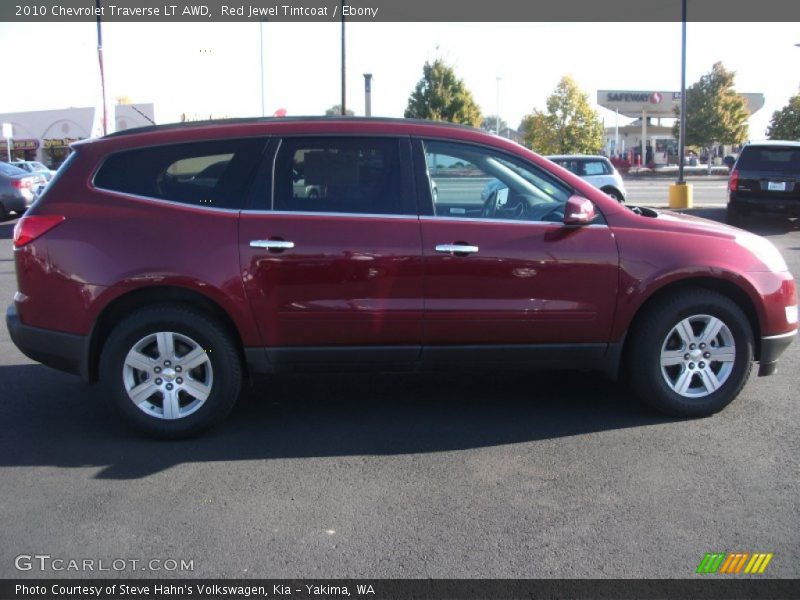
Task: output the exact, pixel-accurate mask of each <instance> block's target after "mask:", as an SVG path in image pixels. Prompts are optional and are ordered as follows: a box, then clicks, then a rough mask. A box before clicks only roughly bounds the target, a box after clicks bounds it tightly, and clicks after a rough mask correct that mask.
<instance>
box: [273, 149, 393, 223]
mask: <svg viewBox="0 0 800 600" xmlns="http://www.w3.org/2000/svg"><path fill="white" fill-rule="evenodd" d="M401 187H402V185H401V167H400V152H399V140H397V139H391V138H350V137H342V138H337V137H328V138H286V139H284V140H283V141H282V142H281V147H280V149H279V150H278V154H277V157H276V159H275V195H274V205H273V207H274V209H275V210H281V211H297V212H338V213H361V214H389V215H393V214H403V212H404V211H403V194H402V190H401Z"/></svg>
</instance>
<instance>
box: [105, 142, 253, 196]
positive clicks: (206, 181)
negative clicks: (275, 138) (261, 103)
mask: <svg viewBox="0 0 800 600" xmlns="http://www.w3.org/2000/svg"><path fill="white" fill-rule="evenodd" d="M263 147H264V141H263V140H260V139H254V138H253V139H245V140H222V141H217V142H198V143H192V144H176V145H171V146H157V147H154V148H144V149H140V150H131V151H127V152H119V153H116V154H112V155H111V156H109V157H108V158H107V159H106V161H105V162H104V163H103V166H102V167H101V168H100V170H99V171H98V173H97V175H96V176H95V179H94V184H95V186H97V187H98V188H103V189H106V190H112V191H116V192H123V193H126V194H135V195H137V196H147V197H150V198H161V199H164V200H172V201H175V202H181V203H184V204H196V205H198V206H211V207H216V208H241V207H242V206H243V205H244V200H245V193H246V191H247V187H248V184H249V182H250V178H251V176H252V172H253V169H254V168H255V166H256V165H257V164H258V161H259V160H260V158H261V152H262V150H263Z"/></svg>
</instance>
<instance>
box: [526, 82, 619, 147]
mask: <svg viewBox="0 0 800 600" xmlns="http://www.w3.org/2000/svg"><path fill="white" fill-rule="evenodd" d="M519 128H520V133H522V140H523V143H524V144H525V145H526V146H528V147H529V148H531V149H533V150H535V151H536V152H539V153H541V154H597V153H598V152H599V151H600V149H601V148H602V147H603V124H602V122H601V121H600V118H599V117H598V116H597V112H596V111H595V110H594V109H593V108H592V107H591V105H590V104H589V96H588V95H587V94H586V93H585V92H584V91H583V90H581V89H580V88H579V87H578V85H577V84H576V83H575V81H574V80H573V79H572V77H570V76H568V75H567V76H564V77H562V78H561V81H559V82H558V85H557V86H556V89H555V90H554V91H553V93H552V94H550V96H549V97H548V98H547V110H546V111H545V112H543V111H540V110H538V109H534V110H533V112H531V113H530V114H528V115H525V116H524V117H523V118H522V123H521V124H520V126H519Z"/></svg>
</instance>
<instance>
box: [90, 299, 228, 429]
mask: <svg viewBox="0 0 800 600" xmlns="http://www.w3.org/2000/svg"><path fill="white" fill-rule="evenodd" d="M157 332H174V333H177V334H179V335H181V336H185V337H186V338H189V339H190V340H191V341H192V342H195V343H196V347H199V348H201V349H205V352H206V356H207V358H208V361H209V362H210V370H211V373H212V374H213V375H212V377H211V379H210V382H207V383H209V385H210V393H208V396H207V398H206V399H205V401H204V402H202V403H201V404H200V406H199V408H197V409H196V410H195V412H193V413H191V414H188V415H187V416H184V417H180V418H176V419H174V420H172V419H164V418H159V417H157V416H152V415H151V414H148V413H147V412H145V411H144V410H142V409H140V408H139V407H138V406H137V405H136V404H134V402H133V401H132V400H131V398H130V397H129V395H128V392H127V391H126V387H125V380H124V376H123V370H124V365H125V360H126V357H127V355H128V352H129V351H130V350H131V349H132V348H133V347H134V346H135V345H136V344H137V342H139V341H140V340H143V339H144V338H146V337H147V336H149V335H151V334H154V333H157ZM176 347H177V346H176ZM201 356H202V354H201ZM202 368H203V369H205V368H208V367H202ZM176 369H177V367H176ZM187 370H188V369H187ZM164 371H166V369H164ZM173 376H174V374H173ZM152 377H157V376H156V375H152ZM164 377H165V378H166V377H167V376H166V375H165V376H164ZM184 377H186V378H187V381H188V374H184ZM100 381H101V384H102V385H103V388H104V393H105V394H107V396H108V398H109V400H110V401H111V402H112V404H114V406H115V407H116V408H117V409H118V410H119V411H120V413H121V414H122V416H123V417H124V418H125V420H126V421H127V422H128V423H129V424H130V425H132V426H133V427H134V428H136V429H137V430H139V431H140V432H142V433H144V434H145V435H148V436H150V437H155V438H160V439H180V438H186V437H191V436H193V435H196V434H198V433H200V432H202V431H205V430H206V429H209V428H210V427H213V426H215V425H217V424H219V423H220V422H222V421H223V420H224V419H225V417H226V416H227V415H228V413H229V412H230V411H231V409H232V408H233V406H234V404H236V401H237V399H238V397H239V392H240V390H241V384H242V365H241V360H240V356H239V353H238V352H237V348H236V344H235V343H234V342H233V340H232V339H231V336H230V335H229V334H228V332H227V331H226V330H225V329H224V328H223V327H222V326H221V325H220V324H219V323H218V322H217V321H216V320H214V319H213V318H211V317H210V316H208V315H207V314H206V313H204V312H201V311H199V310H195V309H193V308H190V307H184V306H180V305H167V304H165V305H156V306H152V307H148V308H143V309H141V310H138V311H136V312H134V313H132V314H131V315H130V316H128V317H127V318H125V319H124V320H122V321H121V322H120V323H119V324H118V325H117V326H116V327H114V329H113V331H112V332H111V335H110V336H109V337H108V339H107V340H106V342H105V344H104V345H103V349H102V352H101V357H100ZM153 381H154V382H155V381H157V380H155V379H153ZM161 381H162V382H163V381H164V380H163V379H162V380H161ZM174 381H175V382H176V384H177V382H178V381H181V380H180V379H176V380H174ZM176 393H177V392H176ZM153 398H155V400H154V402H155V403H156V404H157V402H158V396H157V395H156V396H154V397H153ZM185 400H186V396H183V400H181V402H184V401H185ZM162 404H163V403H162Z"/></svg>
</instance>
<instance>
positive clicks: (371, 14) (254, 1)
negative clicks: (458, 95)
mask: <svg viewBox="0 0 800 600" xmlns="http://www.w3.org/2000/svg"><path fill="white" fill-rule="evenodd" d="M99 16H100V17H101V18H102V19H103V20H104V21H110V22H234V21H254V22H255V21H261V20H265V21H274V22H280V21H295V22H303V21H308V22H325V21H339V20H341V19H342V17H344V19H345V20H349V21H355V22H372V21H374V22H379V21H385V22H392V21H393V22H553V21H562V22H566V21H572V22H613V21H629V22H646V21H680V20H681V0H602V1H599V0H545V1H541V0H537V1H535V2H531V1H529V0H484V1H482V0H342V1H337V0H229V1H219V0H207V1H206V2H203V1H202V0H201V1H199V2H187V1H184V0H102V1H101V2H100V12H99ZM97 17H98V9H97V6H96V2H95V0H31V1H29V2H27V1H23V0H20V1H16V0H2V2H0V21H9V22H37V21H40V22H79V21H95V20H96V19H97ZM687 20H689V21H698V22H701V21H702V22H720V21H721V22H724V21H728V22H737V21H738V22H751V21H759V22H770V21H774V22H786V21H800V2H797V1H795V0H758V1H755V0H688V8H687Z"/></svg>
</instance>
